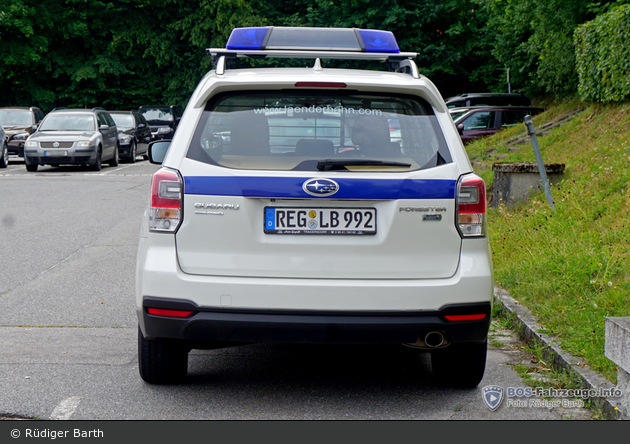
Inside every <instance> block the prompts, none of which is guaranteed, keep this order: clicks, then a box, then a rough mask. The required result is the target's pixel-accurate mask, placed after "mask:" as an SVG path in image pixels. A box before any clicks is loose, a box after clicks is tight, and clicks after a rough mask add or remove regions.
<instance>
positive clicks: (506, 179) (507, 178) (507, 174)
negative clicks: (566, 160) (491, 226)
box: [490, 163, 564, 207]
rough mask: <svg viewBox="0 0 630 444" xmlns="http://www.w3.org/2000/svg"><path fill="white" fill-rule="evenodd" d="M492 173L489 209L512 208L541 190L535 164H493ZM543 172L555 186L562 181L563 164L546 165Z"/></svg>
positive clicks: (540, 182)
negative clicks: (492, 180) (503, 206)
mask: <svg viewBox="0 0 630 444" xmlns="http://www.w3.org/2000/svg"><path fill="white" fill-rule="evenodd" d="M492 171H494V182H493V184H492V199H491V201H490V206H491V207H499V206H501V205H505V206H507V207H510V206H513V205H514V204H516V203H518V202H522V201H525V200H527V199H529V197H530V196H531V195H532V194H534V193H536V192H538V190H542V189H543V186H542V181H541V179H540V173H539V172H538V165H537V164H535V163H495V164H494V165H492ZM545 171H546V173H547V179H548V180H549V182H550V183H551V184H555V183H557V182H559V181H560V180H561V179H562V175H563V174H564V164H563V163H546V164H545ZM552 194H553V193H552Z"/></svg>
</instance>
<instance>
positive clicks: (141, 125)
mask: <svg viewBox="0 0 630 444" xmlns="http://www.w3.org/2000/svg"><path fill="white" fill-rule="evenodd" d="M145 126H146V125H145V124H144V123H141V124H140V125H138V128H144V127H145Z"/></svg>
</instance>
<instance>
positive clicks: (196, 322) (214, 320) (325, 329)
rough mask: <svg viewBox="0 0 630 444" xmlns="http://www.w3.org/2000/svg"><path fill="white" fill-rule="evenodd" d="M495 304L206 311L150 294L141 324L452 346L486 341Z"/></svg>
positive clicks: (237, 335)
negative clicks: (179, 313)
mask: <svg viewBox="0 0 630 444" xmlns="http://www.w3.org/2000/svg"><path fill="white" fill-rule="evenodd" d="M147 307H154V308H167V309H174V310H191V311H194V312H195V313H194V314H193V315H191V316H190V317H188V318H184V319H181V318H173V317H162V316H153V315H149V314H148V313H147V311H146V308H147ZM490 312H491V305H490V303H489V302H482V303H471V304H453V305H445V306H443V307H441V308H440V309H439V310H432V311H415V312H404V313H401V312H397V311H388V312H383V311H379V312H378V313H374V312H370V311H347V312H346V311H343V312H341V311H334V312H333V311H308V310H264V309H256V310H252V309H234V308H225V307H200V306H198V305H196V304H194V303H192V302H190V301H184V300H173V299H166V298H156V297H150V296H146V297H145V298H144V299H143V308H142V311H141V313H139V316H138V318H139V322H140V326H141V328H142V330H143V333H144V335H145V336H146V337H167V338H178V339H184V340H190V341H209V342H289V343H355V344H361V343H372V344H374V343H380V344H386V343H406V342H408V343H415V342H416V341H417V339H418V338H419V337H422V338H423V337H424V336H425V335H426V334H427V333H429V332H431V331H440V332H442V333H443V334H444V335H445V337H446V340H447V341H448V342H449V343H461V342H483V341H485V340H486V338H487V335H488V330H489V328H490ZM473 313H486V314H487V316H486V318H485V319H483V320H481V321H463V322H449V321H447V320H446V319H445V318H444V316H445V315H452V314H473Z"/></svg>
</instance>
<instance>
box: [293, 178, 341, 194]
mask: <svg viewBox="0 0 630 444" xmlns="http://www.w3.org/2000/svg"><path fill="white" fill-rule="evenodd" d="M302 189H303V190H304V191H306V192H307V193H308V194H310V195H311V196H332V195H333V194H335V193H336V192H337V191H339V185H338V184H337V182H335V181H334V180H330V179H309V180H307V181H306V182H304V185H302Z"/></svg>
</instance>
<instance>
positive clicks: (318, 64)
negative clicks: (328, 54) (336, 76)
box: [313, 58, 323, 71]
mask: <svg viewBox="0 0 630 444" xmlns="http://www.w3.org/2000/svg"><path fill="white" fill-rule="evenodd" d="M313 71H323V69H322V63H321V61H320V60H319V58H317V59H315V65H313Z"/></svg>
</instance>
